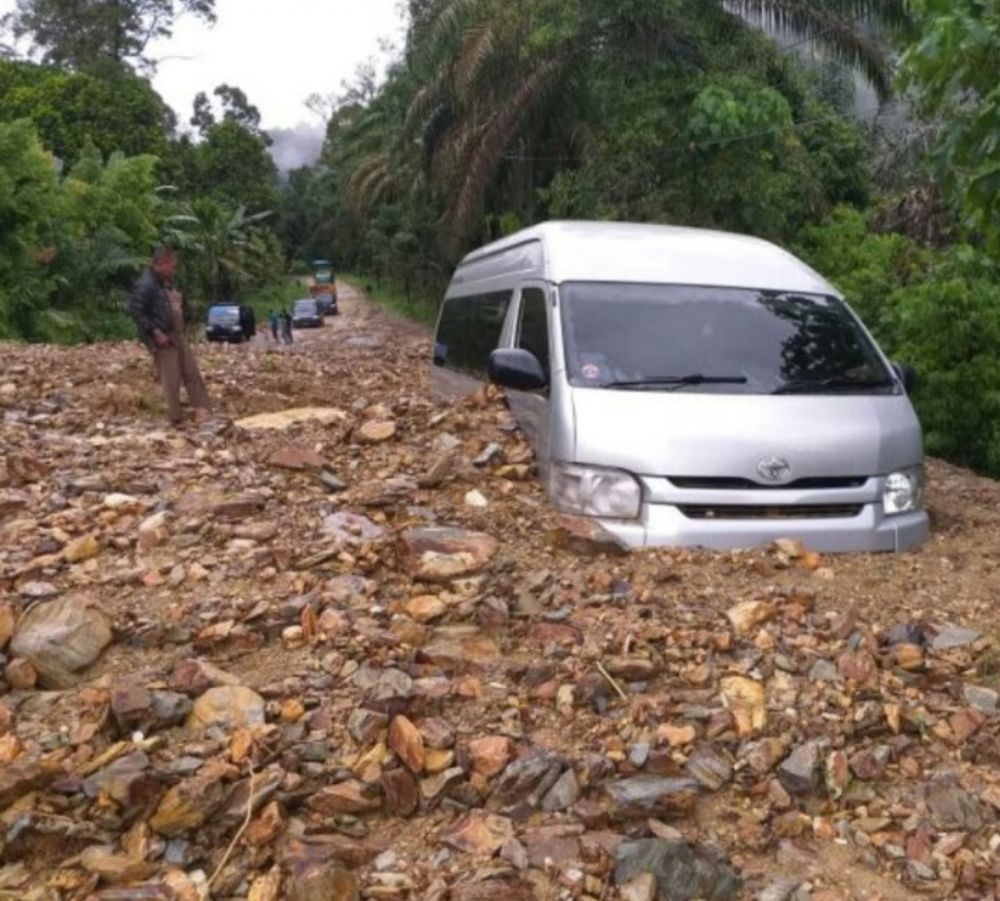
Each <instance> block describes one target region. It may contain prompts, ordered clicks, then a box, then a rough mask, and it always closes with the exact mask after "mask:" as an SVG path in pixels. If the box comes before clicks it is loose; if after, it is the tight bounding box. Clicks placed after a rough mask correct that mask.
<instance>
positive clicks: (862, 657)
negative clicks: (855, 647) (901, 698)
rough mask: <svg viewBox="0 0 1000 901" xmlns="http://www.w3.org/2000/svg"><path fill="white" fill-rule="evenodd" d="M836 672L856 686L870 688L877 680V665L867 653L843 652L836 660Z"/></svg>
mask: <svg viewBox="0 0 1000 901" xmlns="http://www.w3.org/2000/svg"><path fill="white" fill-rule="evenodd" d="M837 671H838V672H839V673H840V676H841V678H842V679H845V680H847V681H849V682H853V683H854V684H855V685H857V686H871V685H874V684H875V682H876V681H877V679H878V665H877V664H876V663H875V658H874V657H872V655H871V654H869V653H868V652H867V651H844V652H843V653H842V654H841V655H840V656H839V657H838V658H837Z"/></svg>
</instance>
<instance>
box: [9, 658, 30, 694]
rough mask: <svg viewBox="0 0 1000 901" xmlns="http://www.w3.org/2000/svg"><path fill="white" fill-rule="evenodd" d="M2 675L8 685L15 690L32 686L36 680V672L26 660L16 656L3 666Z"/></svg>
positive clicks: (22, 689) (25, 689)
mask: <svg viewBox="0 0 1000 901" xmlns="http://www.w3.org/2000/svg"><path fill="white" fill-rule="evenodd" d="M3 676H4V678H5V679H6V680H7V682H8V683H9V684H10V687H11V688H13V689H15V690H17V691H27V690H28V689H30V688H34V687H35V685H36V684H37V682H38V672H37V670H36V669H35V668H34V667H33V666H32V665H31V663H29V662H28V661H27V660H24V659H22V658H20V657H16V658H14V659H13V660H11V662H10V663H8V664H7V666H6V667H5V668H4V671H3Z"/></svg>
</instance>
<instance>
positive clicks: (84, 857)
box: [80, 847, 156, 884]
mask: <svg viewBox="0 0 1000 901" xmlns="http://www.w3.org/2000/svg"><path fill="white" fill-rule="evenodd" d="M80 866H82V867H83V868H84V869H85V870H86V871H87V872H88V873H93V874H94V875H95V876H100V877H101V878H102V879H104V880H105V881H107V882H110V883H113V884H118V883H123V882H135V881H136V880H139V879H144V878H145V877H146V876H148V875H150V874H151V873H152V872H153V871H154V870H155V869H156V866H155V864H150V863H147V862H146V861H144V860H137V859H136V858H134V857H128V856H126V855H124V854H112V853H110V852H109V851H107V850H106V849H104V848H99V847H92V848H87V850H86V851H84V852H83V853H82V854H81V855H80Z"/></svg>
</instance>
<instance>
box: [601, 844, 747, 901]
mask: <svg viewBox="0 0 1000 901" xmlns="http://www.w3.org/2000/svg"><path fill="white" fill-rule="evenodd" d="M644 873H650V874H652V875H653V877H654V878H655V879H656V885H657V887H658V889H659V896H660V897H661V898H667V899H670V901H693V899H696V898H700V899H705V901H730V899H735V898H737V897H738V896H739V893H740V890H741V889H742V883H741V881H740V878H739V876H737V875H736V873H735V872H734V871H733V869H732V867H730V866H729V864H728V862H727V861H726V860H725V858H723V857H722V855H721V854H719V852H717V851H715V850H714V849H712V848H707V847H704V846H701V845H691V844H689V843H688V842H685V841H664V840H662V839H642V840H641V841H635V842H623V843H622V844H620V845H619V846H618V848H617V850H616V851H615V883H616V884H617V885H619V886H621V885H625V884H627V883H629V882H630V881H631V880H633V879H636V878H637V877H640V876H642V875H643V874H644Z"/></svg>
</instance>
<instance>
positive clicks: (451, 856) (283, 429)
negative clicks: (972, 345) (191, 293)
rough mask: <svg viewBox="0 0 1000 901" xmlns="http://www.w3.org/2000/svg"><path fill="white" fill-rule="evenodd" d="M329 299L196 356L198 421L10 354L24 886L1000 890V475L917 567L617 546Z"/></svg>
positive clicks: (952, 473)
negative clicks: (309, 325) (560, 513)
mask: <svg viewBox="0 0 1000 901" xmlns="http://www.w3.org/2000/svg"><path fill="white" fill-rule="evenodd" d="M342 310H343V313H342V315H341V316H340V317H338V318H337V319H335V320H334V321H333V322H331V323H330V324H328V325H327V327H326V328H324V329H322V330H317V331H315V332H310V333H305V332H298V333H296V339H297V340H296V343H295V345H294V346H293V347H291V348H281V347H275V346H273V345H271V344H270V343H269V342H267V341H266V340H264V339H263V338H258V340H257V342H256V343H254V344H253V345H252V346H249V347H225V348H217V347H211V348H210V347H204V346H202V347H201V348H200V357H201V360H202V363H203V367H204V370H205V374H206V376H207V380H208V382H209V384H210V386H211V390H212V392H213V395H214V397H215V398H216V399H217V401H218V407H219V411H220V413H222V414H223V416H224V421H223V422H221V423H220V424H219V425H217V426H216V427H213V428H210V429H207V430H202V431H197V430H194V429H186V430H181V431H174V430H170V429H167V428H166V427H165V426H164V424H163V421H162V412H163V408H162V403H161V402H160V401H159V399H158V396H157V392H156V386H155V384H154V383H153V380H152V373H151V366H150V362H149V359H148V356H147V355H146V353H145V351H144V350H142V349H141V348H140V347H138V346H137V345H134V344H121V345H104V346H99V347H89V348H74V349H57V348H51V347H25V346H14V345H5V346H2V347H0V667H2V669H3V680H2V681H0V898H10V899H14V898H16V899H35V901H43V899H44V901H57V899H83V898H93V899H104V901H116V899H117V901H124V899H129V901H131V899H136V901H138V899H181V901H194V899H202V898H209V897H211V898H214V899H222V898H226V899H229V898H232V899H235V898H240V899H251V901H277V899H286V898H287V899H292V901H304V899H333V901H338V899H354V898H359V897H364V898H413V899H449V898H451V899H459V901H462V899H464V901H473V899H477V901H489V899H502V901H518V899H536V898H537V899H563V898H566V899H569V898H574V899H614V898H626V899H653V898H656V897H659V898H685V899H686V898H702V897H704V898H711V899H728V898H753V897H758V893H761V892H763V893H764V894H761V895H759V896H760V897H763V898H766V899H769V901H783V899H790V898H791V899H815V901H831V899H877V898H882V899H903V898H913V897H915V896H920V897H927V898H942V899H944V898H968V899H983V898H995V897H997V885H998V880H1000V857H998V853H1000V822H998V816H1000V785H998V781H1000V770H998V769H997V765H998V763H1000V716H998V714H1000V700H998V695H997V688H998V682H1000V654H998V652H997V650H996V639H997V632H996V625H995V623H996V614H995V604H996V602H997V594H998V587H1000V586H998V582H1000V580H998V565H1000V529H998V526H1000V487H998V485H997V484H996V483H992V482H989V481H987V480H984V479H980V478H977V477H975V476H972V475H970V474H968V473H965V472H962V471H959V470H957V469H955V468H952V467H949V466H946V465H943V464H939V463H934V464H932V465H931V466H930V473H931V477H932V484H931V495H930V503H931V508H932V513H933V520H934V533H935V534H934V538H933V540H932V541H931V542H930V543H929V544H928V546H927V547H925V548H924V549H922V550H921V551H920V552H919V553H915V554H911V555H905V556H895V557H894V556H879V557H865V556H856V557H835V558H834V557H831V558H820V557H818V556H817V555H815V554H811V553H809V552H808V549H803V548H800V547H797V546H796V545H795V544H794V543H782V544H781V545H780V546H778V547H773V548H768V549H764V550H760V551H755V552H742V553H732V554H707V553H696V552H689V551H656V552H649V553H642V554H633V555H627V556H625V555H620V554H618V553H616V552H615V549H614V548H613V547H609V546H608V545H607V544H605V543H603V542H602V540H601V536H600V535H598V534H592V533H590V532H588V531H587V530H586V529H585V528H583V526H581V524H580V523H577V522H571V521H564V520H561V519H560V518H558V517H557V516H555V515H554V514H553V513H552V512H550V511H549V510H548V509H547V507H546V505H545V503H544V498H543V495H542V492H541V490H540V488H539V486H538V484H537V483H536V482H535V480H534V478H533V470H532V459H531V454H530V450H529V448H528V447H527V446H526V444H525V443H524V441H523V440H522V439H521V438H520V437H519V435H518V434H517V432H516V431H515V430H514V429H513V427H512V423H511V420H510V417H509V414H508V413H507V411H506V409H505V408H504V406H503V403H502V401H501V400H500V399H499V398H496V397H492V396H489V395H488V394H486V393H483V394H481V395H478V396H476V397H473V398H469V399H467V400H465V401H463V402H461V403H459V404H456V405H446V404H443V403H440V402H437V401H435V400H434V399H433V398H432V397H431V396H430V394H429V391H428V378H427V376H428V366H427V359H428V354H429V344H430V339H429V336H428V335H427V334H426V333H425V332H424V331H422V330H421V329H419V328H417V327H415V326H412V325H409V324H407V323H404V322H401V321H399V320H397V319H394V318H391V317H390V316H388V315H386V314H384V313H383V312H381V311H379V310H378V309H377V308H375V307H374V306H373V305H372V304H370V303H369V302H368V301H367V300H366V299H364V298H363V297H361V296H360V295H359V294H357V293H356V292H355V291H353V290H351V289H350V288H346V287H345V288H343V289H342ZM303 408H305V409H306V412H305V413H302V412H301V411H302V410H303ZM292 410H295V411H300V412H299V413H297V414H295V415H290V414H289V413H288V411H292ZM260 414H277V415H276V416H271V417H269V418H268V417H264V419H263V420H261V419H260V418H258V419H256V420H254V419H250V420H249V421H248V418H250V417H259V415H260ZM295 419H298V421H292V420H295ZM657 892H659V893H658V894H657Z"/></svg>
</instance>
